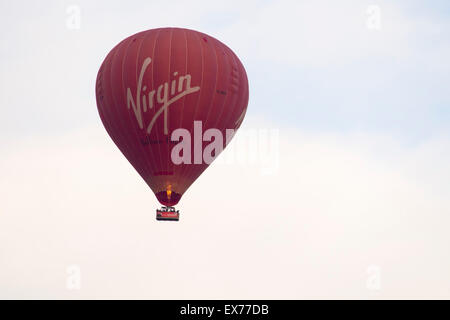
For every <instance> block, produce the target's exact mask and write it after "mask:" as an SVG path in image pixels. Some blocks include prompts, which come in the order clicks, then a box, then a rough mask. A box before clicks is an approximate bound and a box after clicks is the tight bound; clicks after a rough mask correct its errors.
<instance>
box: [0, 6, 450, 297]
mask: <svg viewBox="0 0 450 320" xmlns="http://www.w3.org/2000/svg"><path fill="white" fill-rule="evenodd" d="M0 12H2V19H1V21H0V24H1V28H0V36H1V39H2V41H1V44H0V48H1V50H0V58H1V59H0V69H1V70H2V71H1V73H0V75H1V77H0V88H1V89H0V90H1V95H0V106H1V108H2V109H1V110H2V117H0V194H1V195H2V197H1V201H0V298H7V299H10V298H19V299H34V298H44V299H52V298H62V299H81V298H88V299H101V298H125V299H129V298H138V299H141V298H149V299H172V298H180V299H183V298H185V299H230V298H234V299H241V298H242V299H258V298H260V299H283V298H284V299H301V298H343V299H382V298H385V299H396V298H438V299H443V298H447V299H448V298H450V273H449V272H448V270H449V269H450V250H449V243H450V234H449V233H448V230H449V227H450V200H449V199H450V182H449V181H450V168H449V166H448V163H450V132H449V122H450V108H449V104H450V90H449V89H450V88H449V83H450V81H449V80H450V60H449V59H448V57H449V56H450V36H449V35H450V19H449V15H450V5H449V4H448V2H446V1H430V2H424V1H406V0H405V1H400V0H399V1H361V0H358V1H356V0H344V1H339V2H337V1H332V0H327V1H325V0H316V1H287V0H286V1H267V0H266V1H245V2H244V1H226V2H223V1H200V0H198V1H189V2H186V1H127V2H126V3H125V2H123V1H95V3H94V2H93V1H42V2H40V3H35V2H32V1H20V0H19V1H14V2H12V1H10V2H7V1H1V2H0ZM166 26H174V27H184V28H190V29H194V30H198V31H201V32H204V33H207V34H209V35H211V36H213V37H215V38H217V39H219V40H220V41H222V42H224V43H225V44H227V45H228V46H229V47H230V48H231V49H232V50H233V51H234V52H235V53H236V54H237V55H238V56H239V58H240V59H241V61H242V63H243V65H244V66H245V68H246V70H247V75H248V79H249V86H250V100H249V106H248V111H247V114H246V117H245V119H244V122H243V124H242V127H241V129H240V131H239V132H238V133H237V135H236V138H235V140H233V142H232V144H231V145H230V146H229V147H228V148H227V149H226V150H225V152H224V153H223V154H222V155H221V156H220V157H219V158H218V159H217V160H216V162H214V163H213V164H212V165H211V166H210V167H209V168H208V169H207V170H206V171H205V172H204V173H203V175H202V176H201V177H200V178H199V179H198V180H197V181H196V182H195V183H194V185H193V186H192V187H191V188H190V189H189V190H188V191H187V193H186V195H184V196H183V198H182V200H181V202H180V204H179V205H178V207H179V209H180V211H181V219H180V221H179V222H178V223H160V222H157V221H155V216H154V210H155V208H156V207H158V206H159V204H158V202H157V200H156V198H155V197H154V195H153V194H152V193H151V190H149V188H148V187H147V185H146V184H145V183H144V181H142V179H141V178H140V177H139V175H138V174H137V173H136V172H135V170H134V169H133V168H132V166H131V165H130V164H129V163H128V162H127V160H126V159H125V158H124V157H123V156H122V154H121V153H120V152H119V151H118V149H117V148H116V147H115V145H114V143H113V142H112V141H111V140H110V138H109V136H108V135H107V133H106V131H105V130H104V128H103V126H102V123H101V121H100V119H99V116H98V112H97V108H96V102H95V79H96V75H97V71H98V68H99V67H100V64H101V63H102V61H103V59H104V58H105V56H106V55H107V53H108V52H109V51H110V50H111V49H112V48H113V47H114V45H116V44H117V43H118V42H119V41H121V40H122V39H124V38H125V37H127V36H129V35H132V34H134V33H136V32H139V31H142V30H147V29H152V28H158V27H166ZM251 137H253V138H251ZM255 137H256V138H255ZM252 139H253V140H252ZM255 146H256V147H255Z"/></svg>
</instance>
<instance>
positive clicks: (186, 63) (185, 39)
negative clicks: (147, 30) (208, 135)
mask: <svg viewBox="0 0 450 320" xmlns="http://www.w3.org/2000/svg"><path fill="white" fill-rule="evenodd" d="M181 30H182V31H183V35H184V43H185V48H186V50H185V60H184V74H188V71H187V67H188V52H189V48H188V43H187V35H186V30H185V29H181ZM185 104H186V97H183V105H182V107H181V114H180V121H179V122H180V124H179V125H178V127H179V128H181V126H182V125H183V115H184V107H185ZM171 161H172V158H171ZM172 165H173V166H174V171H175V168H176V167H177V165H175V164H173V163H172ZM180 166H181V167H180V170H179V172H178V173H179V175H178V176H181V175H182V173H183V171H184V167H185V166H186V164H180ZM181 183H182V182H181V180H180V182H179V184H178V187H179V193H180V194H183V193H184V191H183V192H182V190H183V188H182V185H181Z"/></svg>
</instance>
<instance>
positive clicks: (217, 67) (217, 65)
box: [186, 45, 219, 178]
mask: <svg viewBox="0 0 450 320" xmlns="http://www.w3.org/2000/svg"><path fill="white" fill-rule="evenodd" d="M212 47H213V50H214V55H215V57H216V79H215V82H214V89H213V91H212V95H211V100H210V102H209V109H208V113H207V114H206V118H205V124H204V127H203V130H204V128H206V127H207V123H208V117H209V115H210V113H211V110H212V105H213V102H214V98H215V92H216V90H217V76H218V74H219V59H218V58H217V51H216V47H215V46H214V45H213V46H212ZM201 159H202V163H201V165H206V168H207V167H208V166H209V164H206V163H203V137H202V155H201ZM206 168H205V169H206ZM193 175H194V173H193V172H192V170H191V171H190V172H189V174H187V175H186V178H192V177H193Z"/></svg>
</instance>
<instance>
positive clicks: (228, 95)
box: [214, 48, 233, 130]
mask: <svg viewBox="0 0 450 320" xmlns="http://www.w3.org/2000/svg"><path fill="white" fill-rule="evenodd" d="M222 49H223V48H222ZM223 52H224V53H225V50H224V51H223ZM225 56H226V62H227V64H228V65H229V66H230V67H231V70H230V73H231V72H232V70H233V67H232V64H231V63H230V61H229V56H228V54H226V53H225ZM230 73H229V74H228V79H227V81H226V84H227V85H228V84H229V83H230V81H231V80H230ZM227 91H228V90H227ZM230 96H231V92H227V95H226V97H225V99H224V101H223V104H222V108H221V110H220V114H219V115H218V117H217V120H216V123H215V124H214V125H215V126H216V127H217V124H218V123H219V121H220V119H221V118H222V115H223V113H224V111H225V108H226V106H227V104H226V102H228V98H229V97H230ZM226 129H227V128H225V130H226Z"/></svg>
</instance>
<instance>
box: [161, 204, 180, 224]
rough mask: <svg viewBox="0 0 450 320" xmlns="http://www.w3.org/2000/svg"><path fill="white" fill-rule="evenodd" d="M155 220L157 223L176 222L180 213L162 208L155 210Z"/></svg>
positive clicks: (172, 209)
mask: <svg viewBox="0 0 450 320" xmlns="http://www.w3.org/2000/svg"><path fill="white" fill-rule="evenodd" d="M156 220H158V221H178V220H180V211H179V210H175V207H162V208H161V209H156Z"/></svg>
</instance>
